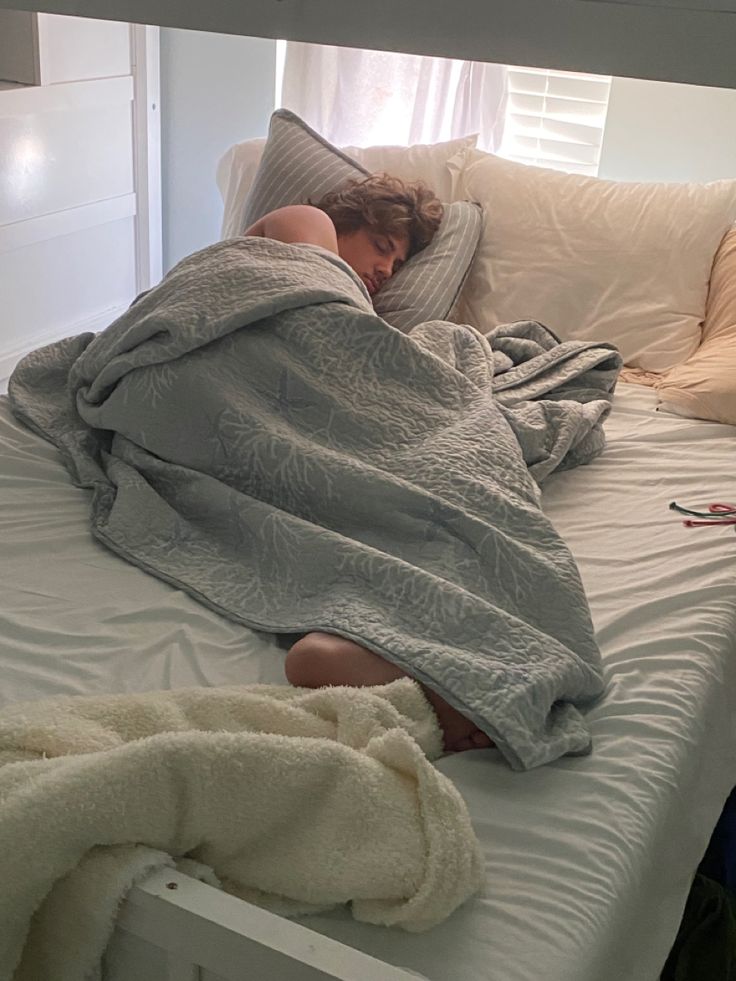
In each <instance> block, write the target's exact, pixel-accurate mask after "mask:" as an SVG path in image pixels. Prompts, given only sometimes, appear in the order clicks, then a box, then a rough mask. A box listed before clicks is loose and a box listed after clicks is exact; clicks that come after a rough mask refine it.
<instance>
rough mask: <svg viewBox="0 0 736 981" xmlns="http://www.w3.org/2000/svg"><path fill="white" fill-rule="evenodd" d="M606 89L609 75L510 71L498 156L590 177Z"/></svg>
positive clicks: (595, 160) (594, 165)
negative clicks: (502, 133)
mask: <svg viewBox="0 0 736 981" xmlns="http://www.w3.org/2000/svg"><path fill="white" fill-rule="evenodd" d="M610 89H611V77H610V75H585V74H582V73H579V72H558V71H546V70H545V69H541V68H515V67H511V68H509V74H508V103H507V106H506V120H505V128H504V136H503V141H502V143H501V146H500V148H499V153H500V155H501V156H503V157H507V158H509V159H510V160H518V161H521V162H522V163H527V164H537V165H539V166H542V167H552V168H554V169H555V170H566V171H570V172H572V173H576V174H589V175H592V176H595V175H596V174H597V173H598V163H599V159H600V152H601V144H602V142H603V131H604V128H605V124H606V113H607V111H608V97H609V94H610Z"/></svg>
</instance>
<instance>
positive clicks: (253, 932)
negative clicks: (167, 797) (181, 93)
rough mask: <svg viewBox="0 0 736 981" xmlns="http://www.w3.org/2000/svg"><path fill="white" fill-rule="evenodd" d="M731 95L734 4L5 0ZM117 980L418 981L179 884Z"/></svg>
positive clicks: (126, 925)
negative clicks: (681, 84) (724, 90)
mask: <svg viewBox="0 0 736 981" xmlns="http://www.w3.org/2000/svg"><path fill="white" fill-rule="evenodd" d="M5 7H7V8H11V9H14V10H33V11H42V12H46V13H56V14H68V15H73V16H87V17H94V18H100V19H106V20H120V21H129V22H132V23H141V24H154V25H159V26H164V27H179V28H188V29H192V30H201V31H214V32H220V33H229V34H242V35H246V36H251V37H268V38H284V39H287V40H300V41H312V42H322V43H325V44H338V45H345V46H352V47H362V48H369V49H370V48H372V49H383V50H397V51H406V52H413V53H417V54H427V55H440V56H446V57H454V58H463V59H471V60H479V61H491V62H499V63H504V64H517V65H534V66H537V67H540V68H557V69H562V70H572V71H585V72H594V73H598V74H610V75H619V76H628V77H633V78H648V79H659V80H663V81H674V82H686V83H691V84H695V85H706V86H719V87H727V88H736V58H734V56H733V52H734V50H735V49H736V0H616V2H608V0H453V3H447V0H403V2H401V3H396V2H395V0H373V2H372V3H370V4H367V3H360V4H358V3H348V2H346V0H308V2H305V0H208V2H207V3H206V4H202V3H198V2H195V0H179V2H177V0H10V2H3V0H0V8H5ZM110 952H111V957H110V962H111V964H112V962H113V961H114V963H115V965H116V966H115V968H114V971H112V976H113V977H114V981H123V979H125V981H127V979H132V978H135V979H136V981H154V979H155V981H224V979H228V981H243V979H245V978H248V979H251V978H252V979H267V978H278V979H279V981H323V979H330V978H339V979H343V981H412V979H415V978H416V974H414V973H412V972H407V971H404V970H401V969H399V968H396V967H392V966H391V965H389V964H387V963H385V962H383V961H379V960H377V959H375V958H373V957H371V956H369V955H367V954H365V953H362V952H361V951H358V950H355V949H353V948H350V947H348V946H346V945H344V944H341V943H339V942H338V941H335V940H333V939H331V938H329V937H325V936H322V935H321V934H318V933H316V932H314V931H312V930H309V929H308V928H306V927H304V926H301V925H299V924H297V923H293V922H291V921H289V920H286V919H284V918H282V917H279V916H276V915H274V914H272V913H268V912H266V911H265V910H262V909H260V908H258V907H256V906H253V905H251V904H248V903H245V902H243V901H242V900H239V899H236V898H235V897H232V896H230V895H228V894H226V893H223V892H221V891H219V890H217V889H214V888H212V887H211V886H209V885H206V884H204V883H202V882H198V881H195V880H194V879H191V878H189V877H187V876H184V875H181V874H179V873H177V872H171V871H166V872H161V873H157V874H155V875H153V876H152V877H150V878H149V879H148V880H146V882H145V883H144V884H142V885H139V886H136V887H134V888H133V889H132V890H131V892H130V894H129V896H128V899H127V900H126V902H125V903H124V905H123V907H122V909H121V911H120V914H119V918H118V923H117V928H116V932H115V935H114V938H113V942H112V944H111V947H110Z"/></svg>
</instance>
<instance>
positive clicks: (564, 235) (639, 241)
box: [448, 150, 736, 372]
mask: <svg viewBox="0 0 736 981" xmlns="http://www.w3.org/2000/svg"><path fill="white" fill-rule="evenodd" d="M448 166H449V168H450V170H451V172H452V173H453V178H454V184H453V192H454V193H455V194H456V195H458V196H463V197H467V198H470V199H472V200H474V201H479V202H480V204H481V205H482V206H483V210H484V213H485V214H486V216H487V218H488V224H487V227H486V229H485V231H484V233H483V236H482V238H481V244H480V247H479V249H478V253H477V256H476V259H475V262H474V265H473V268H472V270H471V273H470V276H469V277H468V282H467V284H466V286H465V288H464V290H463V293H462V296H461V298H460V304H459V306H458V311H457V312H458V319H460V320H465V321H466V322H468V323H471V324H473V325H474V326H475V327H477V328H478V329H480V330H481V331H483V332H484V333H485V332H486V331H488V330H490V329H491V328H493V327H495V326H497V325H498V324H501V323H507V322H511V321H515V320H527V319H528V320H539V321H541V322H542V323H543V324H546V325H547V326H548V327H550V328H551V329H552V330H553V331H555V333H556V334H558V336H560V337H561V338H562V339H563V340H569V339H575V338H579V339H581V340H596V341H608V342H610V343H613V344H615V345H616V346H617V347H618V348H619V350H620V351H621V354H622V355H623V358H624V362H625V363H626V364H627V365H633V366H636V367H639V368H643V369H646V370H648V371H656V372H662V371H666V370H667V369H668V368H672V367H673V366H675V365H678V364H682V363H683V362H685V361H686V360H687V359H688V357H689V356H690V355H691V354H692V353H693V352H694V351H695V349H696V348H697V347H698V345H699V344H700V340H701V324H702V322H703V318H704V316H705V301H706V296H707V290H708V279H709V276H710V272H711V268H712V266H713V257H714V255H715V252H716V249H717V248H718V244H719V242H720V241H721V239H722V238H723V236H724V234H725V232H726V231H727V229H728V228H729V227H730V225H732V224H733V222H734V220H736V181H731V180H720V181H714V182H712V183H710V184H662V183H658V184H655V183H652V184H644V183H624V182H617V181H609V180H602V179H600V178H597V177H583V176H579V175H576V174H565V173H561V172H557V171H553V170H548V169H545V168H542V167H533V166H529V165H527V164H521V163H516V162H514V161H510V160H504V159H502V158H501V157H497V156H495V155H493V154H489V153H483V152H481V151H479V150H466V151H462V152H461V153H459V154H458V155H457V156H456V157H455V158H453V159H452V160H450V161H449V164H448Z"/></svg>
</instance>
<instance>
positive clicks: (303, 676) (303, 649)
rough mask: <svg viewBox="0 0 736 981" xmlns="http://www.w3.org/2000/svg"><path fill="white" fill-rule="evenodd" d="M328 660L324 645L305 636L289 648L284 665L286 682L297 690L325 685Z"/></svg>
mask: <svg viewBox="0 0 736 981" xmlns="http://www.w3.org/2000/svg"><path fill="white" fill-rule="evenodd" d="M329 659H330V652H329V651H328V650H326V649H325V647H324V645H323V644H321V643H320V641H319V640H318V639H316V638H313V637H311V636H310V635H309V634H307V635H306V636H305V637H302V638H301V640H298V641H297V642H296V643H295V644H294V645H293V646H292V647H290V648H289V651H288V653H287V655H286V662H285V664H284V673H285V674H286V680H287V681H288V682H289V684H290V685H294V686H295V687H297V688H319V687H320V686H321V685H324V684H325V678H326V677H327V663H326V662H327V661H328V660H329Z"/></svg>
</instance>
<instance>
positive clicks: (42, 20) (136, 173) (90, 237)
mask: <svg viewBox="0 0 736 981" xmlns="http://www.w3.org/2000/svg"><path fill="white" fill-rule="evenodd" d="M8 13H12V14H13V16H11V17H10V19H9V20H5V15H6V14H8ZM14 14H15V12H8V11H0V65H2V64H3V61H2V53H5V54H7V53H8V51H9V49H10V47H11V46H10V43H9V34H8V32H7V29H8V28H9V27H10V26H12V28H13V34H14V37H15V39H16V40H20V39H21V38H22V37H23V36H24V34H23V32H24V30H25V28H24V23H25V27H26V28H27V27H29V25H30V37H31V38H32V39H35V40H34V41H33V44H32V45H31V50H32V52H33V58H34V59H35V62H34V66H35V67H34V66H32V71H33V72H35V73H36V76H37V77H39V78H40V80H41V81H40V83H33V82H31V83H22V82H20V76H21V75H22V72H18V73H17V77H16V81H15V83H10V82H7V83H5V84H2V83H0V297H2V305H1V307H0V391H2V387H3V386H2V381H3V379H5V378H7V377H8V375H9V374H10V372H11V371H12V369H13V367H14V365H15V364H16V363H17V361H18V360H19V359H20V358H21V357H22V356H23V355H24V354H26V353H27V352H28V351H30V350H32V349H33V348H36V347H40V346H42V345H43V344H47V343H50V342H52V341H54V340H57V339H58V338H60V337H65V336H70V335H72V334H78V333H81V332H83V331H87V330H101V329H102V328H104V327H106V326H107V325H108V324H109V323H110V322H111V321H112V320H114V319H115V318H116V317H117V316H118V315H119V314H120V313H121V312H122V311H123V310H124V309H125V308H126V306H127V305H128V304H129V303H130V302H131V300H132V299H133V298H134V296H135V295H136V293H138V292H140V291H141V290H144V289H147V288H148V287H149V286H152V285H154V284H155V283H156V282H158V280H159V279H160V277H161V192H160V147H159V139H160V131H159V122H158V117H159V101H160V100H159V81H158V47H159V38H158V28H153V27H141V26H139V25H130V24H119V23H108V22H106V21H85V20H84V19H83V18H77V17H69V18H66V17H58V16H55V15H54V16H50V15H46V14H28V15H24V16H25V17H26V18H32V20H28V19H26V20H25V22H24V21H23V18H22V17H21V18H16V17H15V16H14ZM25 36H26V40H27V39H28V36H29V35H28V32H26V35H25ZM16 62H17V63H18V64H19V62H18V60H17V59H16ZM4 64H5V65H7V64H9V62H8V61H5V62H4Z"/></svg>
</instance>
